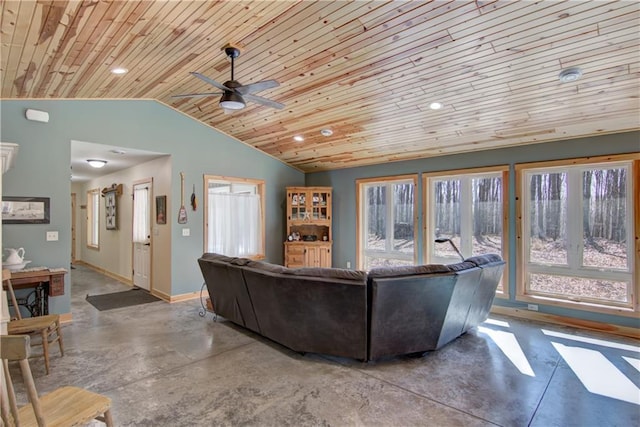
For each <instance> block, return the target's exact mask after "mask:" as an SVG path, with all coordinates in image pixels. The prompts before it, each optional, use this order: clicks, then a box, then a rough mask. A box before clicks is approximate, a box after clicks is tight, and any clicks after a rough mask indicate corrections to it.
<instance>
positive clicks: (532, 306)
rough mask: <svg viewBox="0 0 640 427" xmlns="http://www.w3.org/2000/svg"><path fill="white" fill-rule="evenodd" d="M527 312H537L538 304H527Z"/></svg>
mask: <svg viewBox="0 0 640 427" xmlns="http://www.w3.org/2000/svg"><path fill="white" fill-rule="evenodd" d="M527 310H531V311H538V304H527Z"/></svg>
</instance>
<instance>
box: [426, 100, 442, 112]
mask: <svg viewBox="0 0 640 427" xmlns="http://www.w3.org/2000/svg"><path fill="white" fill-rule="evenodd" d="M429 108H431V109H432V110H439V109H441V108H442V103H441V102H432V103H431V104H429Z"/></svg>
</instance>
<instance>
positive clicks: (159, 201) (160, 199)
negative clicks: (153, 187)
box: [156, 196, 167, 224]
mask: <svg viewBox="0 0 640 427" xmlns="http://www.w3.org/2000/svg"><path fill="white" fill-rule="evenodd" d="M166 223H167V196H156V224H166Z"/></svg>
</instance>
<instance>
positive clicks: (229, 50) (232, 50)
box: [224, 46, 240, 59]
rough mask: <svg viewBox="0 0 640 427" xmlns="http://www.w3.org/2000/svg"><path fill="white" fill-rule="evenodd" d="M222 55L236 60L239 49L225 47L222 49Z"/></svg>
mask: <svg viewBox="0 0 640 427" xmlns="http://www.w3.org/2000/svg"><path fill="white" fill-rule="evenodd" d="M224 53H225V54H226V55H227V56H228V57H229V58H233V59H235V58H237V57H238V56H240V49H238V48H237V47H233V46H226V47H225V48H224Z"/></svg>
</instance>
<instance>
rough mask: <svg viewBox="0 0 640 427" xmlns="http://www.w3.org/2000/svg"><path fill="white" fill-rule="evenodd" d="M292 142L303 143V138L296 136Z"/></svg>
mask: <svg viewBox="0 0 640 427" xmlns="http://www.w3.org/2000/svg"><path fill="white" fill-rule="evenodd" d="M293 140H294V141H296V142H302V141H304V136H302V135H296V136H294V137H293Z"/></svg>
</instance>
